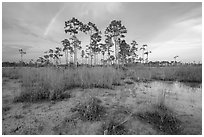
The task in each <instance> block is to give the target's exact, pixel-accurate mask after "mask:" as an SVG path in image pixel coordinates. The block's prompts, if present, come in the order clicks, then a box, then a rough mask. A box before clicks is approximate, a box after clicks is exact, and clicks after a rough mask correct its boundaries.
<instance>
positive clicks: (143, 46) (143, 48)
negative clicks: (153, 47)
mask: <svg viewBox="0 0 204 137" xmlns="http://www.w3.org/2000/svg"><path fill="white" fill-rule="evenodd" d="M145 47H147V44H145V45H142V47H141V48H140V50H142V60H143V63H144V51H145V50H146V48H145Z"/></svg>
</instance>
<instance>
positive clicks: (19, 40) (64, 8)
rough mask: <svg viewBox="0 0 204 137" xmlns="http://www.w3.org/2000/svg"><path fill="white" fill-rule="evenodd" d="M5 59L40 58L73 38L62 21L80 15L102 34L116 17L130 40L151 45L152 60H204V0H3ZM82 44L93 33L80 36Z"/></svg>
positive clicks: (3, 48) (3, 51)
mask: <svg viewBox="0 0 204 137" xmlns="http://www.w3.org/2000/svg"><path fill="white" fill-rule="evenodd" d="M2 8H3V13H2V33H3V34H2V59H3V61H19V60H20V55H19V52H18V49H19V48H22V49H23V50H25V51H26V52H27V54H26V55H25V56H24V59H25V61H29V60H30V59H34V60H36V59H37V58H38V57H39V56H43V53H44V51H46V50H48V49H49V48H55V47H57V46H59V47H61V43H60V42H61V41H62V40H63V39H65V38H69V37H70V36H69V35H68V34H65V33H64V21H66V20H69V19H71V18H72V17H76V18H77V19H79V20H80V21H82V22H83V23H88V22H89V21H91V22H93V23H95V24H96V25H97V26H98V28H99V29H100V30H101V31H102V32H104V30H105V28H106V27H107V26H108V25H109V24H110V22H111V21H112V20H114V19H116V20H121V21H122V24H123V25H125V26H126V28H127V34H126V35H125V36H126V37H125V39H126V41H127V42H129V43H130V42H131V41H132V40H136V41H137V43H138V44H139V46H141V45H143V44H147V45H148V48H149V50H151V51H152V53H151V54H150V55H149V57H150V60H152V61H155V60H168V61H171V60H173V57H174V56H176V55H178V56H179V58H178V60H179V61H182V62H193V61H196V62H198V61H202V60H201V59H202V3H201V2H199V3H193V2H191V3H160V2H157V3H149V2H146V3H138V2H134V3H11V2H9V3H5V2H4V3H3V6H2ZM79 39H80V40H81V41H82V47H83V48H85V45H86V44H88V41H89V37H88V35H85V34H80V35H79Z"/></svg>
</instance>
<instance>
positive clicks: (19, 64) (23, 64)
mask: <svg viewBox="0 0 204 137" xmlns="http://www.w3.org/2000/svg"><path fill="white" fill-rule="evenodd" d="M112 65H114V64H112ZM135 65H144V66H150V67H165V66H178V65H190V66H202V64H201V63H181V62H174V61H150V62H148V63H144V64H143V63H139V62H136V63H127V64H125V66H127V67H128V66H135ZM47 66H54V64H43V65H42V64H38V63H36V62H35V63H31V62H29V63H26V62H2V67H47ZM65 66H66V64H61V65H58V67H65ZM70 66H74V64H73V63H71V64H70ZM78 66H91V65H88V64H79V63H78ZM98 66H102V65H98Z"/></svg>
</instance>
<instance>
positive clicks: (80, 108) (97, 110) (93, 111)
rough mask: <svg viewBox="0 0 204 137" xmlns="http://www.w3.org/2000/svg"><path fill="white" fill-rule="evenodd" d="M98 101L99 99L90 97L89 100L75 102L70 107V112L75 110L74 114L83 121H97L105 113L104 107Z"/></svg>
mask: <svg viewBox="0 0 204 137" xmlns="http://www.w3.org/2000/svg"><path fill="white" fill-rule="evenodd" d="M100 103H101V100H99V99H97V98H95V97H91V98H90V99H89V100H87V101H85V102H83V103H82V102H80V103H79V104H77V105H76V106H75V107H74V108H72V112H77V114H76V115H78V116H79V117H80V119H81V120H83V121H99V120H101V119H102V118H103V117H104V115H105V113H106V109H105V107H103V106H102V105H101V104H100Z"/></svg>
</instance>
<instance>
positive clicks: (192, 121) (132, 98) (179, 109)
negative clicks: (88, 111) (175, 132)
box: [2, 78, 202, 135]
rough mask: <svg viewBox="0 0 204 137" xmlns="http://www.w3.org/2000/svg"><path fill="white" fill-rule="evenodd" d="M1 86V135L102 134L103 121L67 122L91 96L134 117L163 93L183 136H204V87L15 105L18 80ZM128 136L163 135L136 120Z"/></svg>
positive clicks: (133, 88)
mask: <svg viewBox="0 0 204 137" xmlns="http://www.w3.org/2000/svg"><path fill="white" fill-rule="evenodd" d="M2 80H3V83H2V102H3V104H2V105H3V108H2V109H3V110H2V114H3V115H2V134H41V135H43V134H46V135H49V134H81V135H84V134H103V132H101V125H102V124H103V122H104V121H96V122H88V121H87V122H84V121H81V120H77V121H74V122H72V124H70V123H67V122H66V118H70V117H71V116H73V112H72V111H71V108H73V107H74V106H75V105H76V104H77V102H79V101H83V100H85V99H86V98H87V97H88V96H95V97H97V98H99V99H100V100H102V104H103V105H104V106H106V107H108V108H110V109H112V108H114V107H115V106H117V107H119V106H120V107H121V106H122V107H125V108H128V109H129V110H131V111H132V112H134V113H139V112H144V111H148V110H151V109H152V106H153V105H154V104H157V103H158V101H159V100H161V99H160V97H161V94H162V93H164V92H165V93H166V94H165V100H164V103H165V105H166V106H168V107H169V108H171V109H172V110H173V111H174V112H175V114H176V116H177V117H178V118H179V120H181V121H182V124H181V127H182V129H183V130H182V132H181V134H202V87H201V85H199V86H196V87H190V86H188V85H185V84H182V83H179V82H158V81H155V82H148V83H133V84H125V85H123V86H117V87H115V89H114V90H111V89H97V88H93V89H80V88H76V89H73V90H72V92H71V93H72V95H71V98H69V99H65V100H62V101H57V102H39V103H13V98H14V96H16V95H18V94H19V93H20V91H21V83H20V81H19V80H14V79H8V78H3V79H2ZM125 125H126V126H128V127H129V128H130V131H131V132H130V133H129V134H137V135H140V134H143V135H144V134H145V135H150V134H164V133H162V132H160V131H158V130H156V129H155V128H154V126H153V125H151V124H149V123H145V122H143V121H141V120H139V119H137V118H136V117H134V118H131V119H130V120H128V122H126V123H125Z"/></svg>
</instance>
